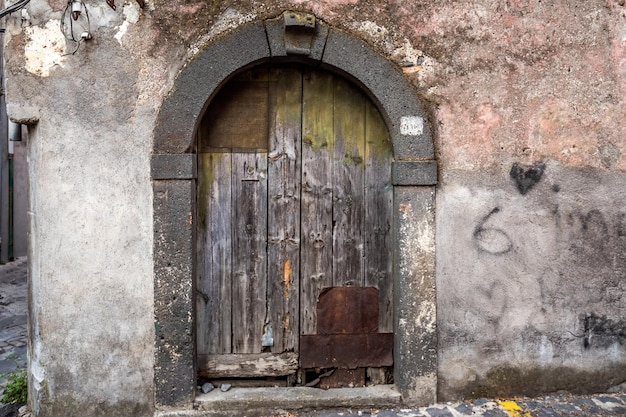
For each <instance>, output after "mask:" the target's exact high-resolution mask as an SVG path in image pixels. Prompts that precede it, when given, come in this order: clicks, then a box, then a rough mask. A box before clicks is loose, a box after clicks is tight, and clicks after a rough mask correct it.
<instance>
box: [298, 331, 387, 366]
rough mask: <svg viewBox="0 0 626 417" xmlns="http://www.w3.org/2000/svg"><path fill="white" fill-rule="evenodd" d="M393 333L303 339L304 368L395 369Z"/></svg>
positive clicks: (301, 346)
mask: <svg viewBox="0 0 626 417" xmlns="http://www.w3.org/2000/svg"><path fill="white" fill-rule="evenodd" d="M392 350H393V333H362V334H333V335H301V336H300V366H301V367H302V368H357V367H367V366H373V367H380V366H391V365H393V353H392Z"/></svg>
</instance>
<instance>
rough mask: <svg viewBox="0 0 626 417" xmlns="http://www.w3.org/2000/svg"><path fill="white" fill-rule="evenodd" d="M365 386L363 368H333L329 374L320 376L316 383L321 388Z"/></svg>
mask: <svg viewBox="0 0 626 417" xmlns="http://www.w3.org/2000/svg"><path fill="white" fill-rule="evenodd" d="M364 386H365V368H356V369H335V372H333V373H332V374H331V375H329V376H328V377H326V378H322V379H321V380H320V383H319V385H318V388H321V389H330V388H354V387H364Z"/></svg>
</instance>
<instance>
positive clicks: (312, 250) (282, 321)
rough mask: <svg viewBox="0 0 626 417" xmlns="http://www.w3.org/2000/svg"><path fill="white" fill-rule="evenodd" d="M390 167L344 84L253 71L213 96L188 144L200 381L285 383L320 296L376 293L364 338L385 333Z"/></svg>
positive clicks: (366, 112) (286, 69)
mask: <svg viewBox="0 0 626 417" xmlns="http://www.w3.org/2000/svg"><path fill="white" fill-rule="evenodd" d="M390 162H391V146H390V142H389V140H388V135H387V131H386V127H385V125H384V123H383V121H382V119H381V117H380V114H379V113H378V111H377V110H376V108H375V107H374V105H373V104H372V103H371V102H370V100H369V99H368V98H367V97H366V96H365V95H364V94H363V92H362V91H360V90H359V89H358V88H357V87H356V86H354V85H352V84H351V83H349V82H348V81H347V80H345V79H343V78H342V77H339V76H337V75H333V74H331V73H327V72H322V71H319V70H314V69H309V68H306V67H298V66H279V67H276V66H274V67H270V66H263V67H259V68H255V69H253V70H249V71H247V72H245V73H243V74H241V75H239V76H237V77H236V78H234V79H233V80H231V81H229V83H228V84H227V85H226V86H225V87H224V88H223V89H222V90H221V91H220V92H219V93H218V95H217V96H216V97H215V99H214V100H213V101H212V102H211V105H210V106H209V108H208V110H207V112H206V114H205V116H204V118H203V120H202V124H201V126H200V129H199V133H198V171H199V175H198V177H199V180H198V194H197V213H198V229H197V259H198V263H197V300H196V302H197V352H198V368H199V375H201V376H207V377H211V378H267V377H271V378H272V379H273V380H274V382H273V383H275V380H276V378H279V379H280V378H284V380H285V383H286V384H293V383H296V379H295V377H294V375H296V374H297V371H298V369H299V368H300V365H301V364H300V358H299V353H300V343H301V337H304V335H317V334H328V331H327V330H325V329H319V328H318V320H317V317H318V313H317V312H318V299H319V297H320V294H322V293H324V292H328V291H329V289H332V288H337V287H340V288H343V287H351V288H364V289H368V290H367V291H369V292H368V294H369V295H367V296H366V297H365V298H363V300H366V299H367V297H370V298H369V299H370V300H371V297H372V294H375V295H374V297H375V298H377V299H378V300H377V303H376V302H374V303H369V304H370V305H369V306H365V305H363V306H362V308H364V309H366V310H369V311H370V313H371V311H374V318H373V320H374V322H375V323H374V327H373V328H370V329H369V331H370V332H372V331H373V332H374V333H377V332H378V333H391V332H393V323H392V318H393V305H392V302H393V301H392V281H391V253H392V251H391V242H390V239H391V224H390V223H391V219H392V215H391V205H392V187H391V174H390ZM364 291H365V290H364ZM372 291H373V292H372ZM342 294H343V295H342ZM353 294H356V295H357V298H358V297H360V290H356V293H353ZM334 297H335V298H336V297H339V298H336V299H334V300H331V304H332V303H335V304H336V303H338V302H339V303H341V301H340V300H341V297H344V298H345V293H341V294H340V293H336V295H335V296H334ZM350 298H352V296H350ZM338 300H339V301H338ZM352 301H353V302H352V304H350V303H348V304H345V305H339V306H337V311H339V312H340V313H339V316H341V314H343V313H341V311H342V309H343V310H346V309H351V308H353V307H350V308H348V307H347V306H352V305H355V304H354V300H352ZM357 304H358V302H357ZM361 304H364V302H361ZM361 304H359V305H361ZM372 304H373V305H372ZM342 306H343V307H342ZM344 307H345V308H344ZM359 308H361V307H359ZM331 313H332V312H331ZM333 314H336V313H333ZM367 315H368V314H365V316H367ZM371 315H372V314H369V316H371ZM326 316H328V314H326ZM344 316H345V315H344ZM353 316H354V315H353ZM330 317H332V314H331V316H330ZM341 317H343V316H341ZM355 317H356V318H355ZM362 317H363V314H360V313H359V314H357V315H356V316H354V317H353V319H352V320H356V321H359V320H363V319H362ZM371 320H372V319H371V318H370V321H371ZM328 321H329V320H326V322H328ZM330 321H332V319H331V320H330ZM357 324H358V323H357ZM325 326H327V325H325ZM339 327H341V326H339ZM344 327H345V326H344ZM348 327H350V326H348ZM352 327H354V326H352ZM352 327H350V328H352ZM356 327H358V325H357V326H356ZM370 327H372V326H370ZM344 330H345V329H344ZM333 331H334V330H333ZM340 331H341V330H340ZM331 333H332V332H331ZM348 333H350V331H348ZM325 343H326V342H325ZM374 365H375V364H374ZM387 365H388V364H387ZM364 366H373V364H371V363H368V364H365V365H364ZM300 375H303V373H302V372H301V373H300ZM298 382H299V383H302V384H304V383H306V382H307V381H306V379H303V378H302V377H301V378H300V380H299V381H298Z"/></svg>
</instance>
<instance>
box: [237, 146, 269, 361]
mask: <svg viewBox="0 0 626 417" xmlns="http://www.w3.org/2000/svg"><path fill="white" fill-rule="evenodd" d="M266 158H267V154H266V153H233V154H232V161H233V165H232V207H231V211H232V212H233V216H234V217H233V253H232V256H233V278H232V280H233V282H232V299H233V304H232V305H233V308H232V332H233V349H232V352H233V353H260V352H261V349H262V347H261V338H262V336H263V333H264V321H265V317H266V295H267V294H266V291H267V278H266V277H267V259H266V244H267V243H266V240H267V179H266V176H267V159H266Z"/></svg>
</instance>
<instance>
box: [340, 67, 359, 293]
mask: <svg viewBox="0 0 626 417" xmlns="http://www.w3.org/2000/svg"><path fill="white" fill-rule="evenodd" d="M334 124H335V136H336V140H335V147H334V152H333V226H334V227H333V285H334V286H337V287H338V286H345V285H355V286H362V285H363V284H364V272H363V266H364V265H363V262H364V260H363V224H364V219H363V216H364V205H363V204H364V201H363V189H364V171H365V163H364V158H365V96H364V95H363V93H361V92H360V91H359V90H358V89H357V88H356V87H355V86H353V85H351V84H350V83H348V81H347V80H345V79H343V78H340V77H335V88H334Z"/></svg>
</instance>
